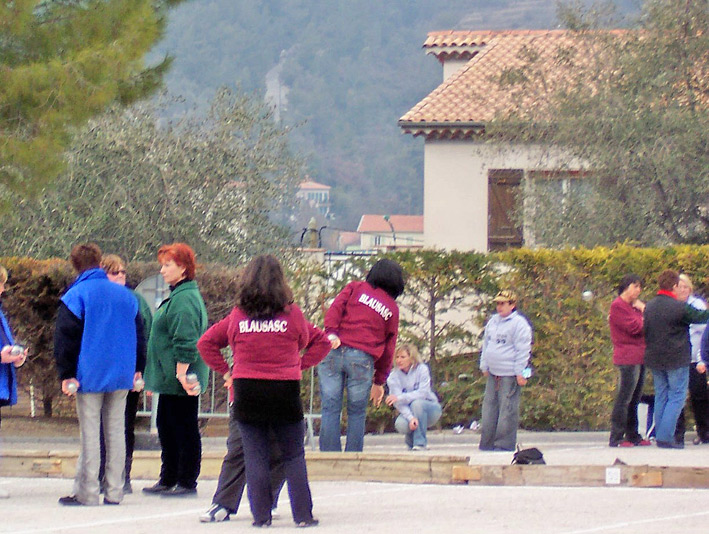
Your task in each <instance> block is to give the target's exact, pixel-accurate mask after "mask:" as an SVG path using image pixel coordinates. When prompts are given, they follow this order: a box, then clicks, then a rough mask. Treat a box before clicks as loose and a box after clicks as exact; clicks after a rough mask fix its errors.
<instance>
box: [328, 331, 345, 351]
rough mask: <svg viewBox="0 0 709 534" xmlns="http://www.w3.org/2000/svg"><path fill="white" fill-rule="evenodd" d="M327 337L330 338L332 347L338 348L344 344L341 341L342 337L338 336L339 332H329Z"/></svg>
mask: <svg viewBox="0 0 709 534" xmlns="http://www.w3.org/2000/svg"><path fill="white" fill-rule="evenodd" d="M327 338H328V339H329V340H330V347H331V348H332V349H333V350H334V349H336V348H338V347H339V346H340V345H341V344H342V341H340V338H339V337H338V336H337V334H328V336H327Z"/></svg>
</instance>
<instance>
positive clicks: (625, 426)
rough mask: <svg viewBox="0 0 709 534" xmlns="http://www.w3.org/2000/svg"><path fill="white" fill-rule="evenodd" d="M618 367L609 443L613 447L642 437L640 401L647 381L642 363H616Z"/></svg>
mask: <svg viewBox="0 0 709 534" xmlns="http://www.w3.org/2000/svg"><path fill="white" fill-rule="evenodd" d="M616 368H617V369H618V372H619V375H618V384H617V386H616V390H615V403H614V404H613V412H612V413H611V437H610V440H609V444H610V445H611V446H612V447H614V446H616V445H618V443H620V442H622V441H624V440H627V441H630V442H631V443H637V442H639V441H640V440H641V439H642V438H641V437H640V434H639V433H638V402H640V396H641V395H642V392H643V384H644V382H645V367H643V366H642V365H616Z"/></svg>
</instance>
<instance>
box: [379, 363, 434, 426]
mask: <svg viewBox="0 0 709 534" xmlns="http://www.w3.org/2000/svg"><path fill="white" fill-rule="evenodd" d="M387 386H389V394H390V395H395V396H396V398H397V401H396V402H395V403H394V406H395V407H396V409H397V410H399V413H400V414H401V415H403V416H404V417H405V418H406V420H407V421H411V419H413V418H414V414H413V413H412V412H411V408H410V404H411V403H412V402H413V401H415V400H429V401H434V402H438V398H437V397H436V394H435V393H434V392H433V391H431V371H430V370H429V369H428V365H426V364H425V363H420V364H418V365H415V366H413V367H411V368H410V369H409V372H408V373H405V372H404V371H402V370H401V369H399V368H398V367H396V368H395V369H394V370H393V371H392V372H391V373H390V374H389V378H387Z"/></svg>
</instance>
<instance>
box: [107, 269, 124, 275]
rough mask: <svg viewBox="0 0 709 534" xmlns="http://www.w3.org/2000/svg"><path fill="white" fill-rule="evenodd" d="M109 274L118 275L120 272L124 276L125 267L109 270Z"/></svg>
mask: <svg viewBox="0 0 709 534" xmlns="http://www.w3.org/2000/svg"><path fill="white" fill-rule="evenodd" d="M108 274H110V275H111V276H118V275H119V274H122V275H124V276H125V274H126V270H125V269H118V270H117V271H111V272H110V273H108Z"/></svg>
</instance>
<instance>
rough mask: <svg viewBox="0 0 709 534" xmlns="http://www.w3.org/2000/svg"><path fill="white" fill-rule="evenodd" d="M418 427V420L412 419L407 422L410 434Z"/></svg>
mask: <svg viewBox="0 0 709 534" xmlns="http://www.w3.org/2000/svg"><path fill="white" fill-rule="evenodd" d="M418 427H419V420H418V419H416V418H415V417H414V418H413V419H412V420H411V421H409V430H411V432H413V431H414V430H416V429H417V428H418Z"/></svg>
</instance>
